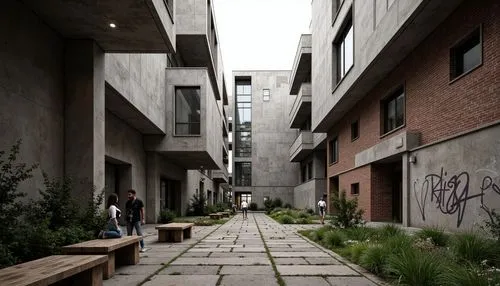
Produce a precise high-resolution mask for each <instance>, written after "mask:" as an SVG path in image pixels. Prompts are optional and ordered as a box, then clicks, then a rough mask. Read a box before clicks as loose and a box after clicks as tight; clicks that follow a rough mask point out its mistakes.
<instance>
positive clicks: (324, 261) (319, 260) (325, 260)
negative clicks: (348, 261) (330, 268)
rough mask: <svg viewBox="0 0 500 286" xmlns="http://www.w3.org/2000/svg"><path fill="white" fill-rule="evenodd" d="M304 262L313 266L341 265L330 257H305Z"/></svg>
mask: <svg viewBox="0 0 500 286" xmlns="http://www.w3.org/2000/svg"><path fill="white" fill-rule="evenodd" d="M305 260H307V262H309V263H310V264H315V265H341V264H342V263H341V262H340V261H338V260H337V259H335V258H331V257H306V258H305Z"/></svg>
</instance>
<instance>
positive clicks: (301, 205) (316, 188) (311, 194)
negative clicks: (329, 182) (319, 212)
mask: <svg viewBox="0 0 500 286" xmlns="http://www.w3.org/2000/svg"><path fill="white" fill-rule="evenodd" d="M325 192H326V179H325V178H316V179H312V180H309V181H307V182H304V183H302V184H300V185H298V186H296V187H295V188H294V189H293V206H294V207H295V208H298V209H305V208H311V209H313V210H314V209H316V204H317V203H318V201H319V199H320V198H321V197H322V196H323V193H325Z"/></svg>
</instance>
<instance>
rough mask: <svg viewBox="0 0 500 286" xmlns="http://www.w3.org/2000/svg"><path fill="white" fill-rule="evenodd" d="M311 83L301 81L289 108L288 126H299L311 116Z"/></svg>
mask: <svg viewBox="0 0 500 286" xmlns="http://www.w3.org/2000/svg"><path fill="white" fill-rule="evenodd" d="M311 100H312V92H311V83H302V84H301V85H300V90H299V92H298V94H297V97H296V98H295V101H294V103H293V106H292V110H290V114H289V116H290V128H300V127H301V126H302V124H303V123H304V122H305V121H306V120H307V119H308V118H310V117H311Z"/></svg>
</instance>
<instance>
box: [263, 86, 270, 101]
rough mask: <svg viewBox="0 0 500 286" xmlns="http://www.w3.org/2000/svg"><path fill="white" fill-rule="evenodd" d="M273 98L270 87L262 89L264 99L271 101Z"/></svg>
mask: <svg viewBox="0 0 500 286" xmlns="http://www.w3.org/2000/svg"><path fill="white" fill-rule="evenodd" d="M270 99H271V91H270V90H269V89H267V88H266V89H263V90H262V100H264V101H269V100H270Z"/></svg>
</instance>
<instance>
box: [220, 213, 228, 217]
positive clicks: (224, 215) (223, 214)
mask: <svg viewBox="0 0 500 286" xmlns="http://www.w3.org/2000/svg"><path fill="white" fill-rule="evenodd" d="M220 214H222V217H229V212H221V213H220Z"/></svg>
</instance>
